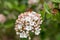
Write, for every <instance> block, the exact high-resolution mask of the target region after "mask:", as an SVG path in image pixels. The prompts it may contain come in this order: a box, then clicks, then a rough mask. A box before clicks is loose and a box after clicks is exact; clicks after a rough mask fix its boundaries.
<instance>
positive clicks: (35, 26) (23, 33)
mask: <svg viewBox="0 0 60 40" xmlns="http://www.w3.org/2000/svg"><path fill="white" fill-rule="evenodd" d="M40 24H42V17H41V14H38V13H36V12H34V11H31V12H30V11H29V12H24V13H21V14H20V15H19V16H18V19H17V20H16V25H15V30H16V34H17V35H19V36H20V38H27V37H29V36H30V35H29V32H33V33H35V35H39V34H40V30H41V28H40Z"/></svg>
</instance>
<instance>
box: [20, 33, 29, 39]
mask: <svg viewBox="0 0 60 40" xmlns="http://www.w3.org/2000/svg"><path fill="white" fill-rule="evenodd" d="M27 36H28V35H27V34H26V33H25V32H22V33H20V38H27Z"/></svg>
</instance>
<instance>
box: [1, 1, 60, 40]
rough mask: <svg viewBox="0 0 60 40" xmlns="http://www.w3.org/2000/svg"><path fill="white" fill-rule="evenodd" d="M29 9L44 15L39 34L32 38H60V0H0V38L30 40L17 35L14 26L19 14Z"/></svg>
mask: <svg viewBox="0 0 60 40" xmlns="http://www.w3.org/2000/svg"><path fill="white" fill-rule="evenodd" d="M29 9H31V10H33V11H35V12H37V13H39V14H41V15H42V18H43V23H42V25H41V29H42V30H41V33H40V35H39V36H35V35H33V34H31V37H32V40H60V0H0V40H28V39H20V38H18V37H17V35H16V33H15V30H14V27H15V21H16V19H17V17H18V15H19V14H20V13H22V12H26V11H28V10H29Z"/></svg>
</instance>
